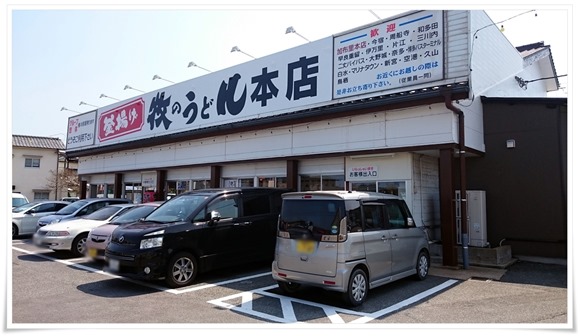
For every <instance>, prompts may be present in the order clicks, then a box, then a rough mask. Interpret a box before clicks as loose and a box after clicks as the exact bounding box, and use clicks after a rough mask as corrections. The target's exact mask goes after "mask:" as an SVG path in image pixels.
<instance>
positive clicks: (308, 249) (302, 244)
mask: <svg viewBox="0 0 580 336" xmlns="http://www.w3.org/2000/svg"><path fill="white" fill-rule="evenodd" d="M314 247H315V244H314V241H312V240H298V241H296V252H298V253H304V254H312V253H314Z"/></svg>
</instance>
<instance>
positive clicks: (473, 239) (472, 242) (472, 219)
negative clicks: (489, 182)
mask: <svg viewBox="0 0 580 336" xmlns="http://www.w3.org/2000/svg"><path fill="white" fill-rule="evenodd" d="M466 193H467V234H468V245H469V246H474V247H486V246H488V245H489V243H488V241H487V216H486V207H485V190H467V192H466ZM460 198H461V192H460V191H459V190H456V191H455V200H454V201H455V224H456V228H457V244H461V243H462V242H461V203H460V202H459V200H460Z"/></svg>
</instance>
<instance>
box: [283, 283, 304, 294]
mask: <svg viewBox="0 0 580 336" xmlns="http://www.w3.org/2000/svg"><path fill="white" fill-rule="evenodd" d="M278 287H280V289H281V290H282V292H283V293H284V294H294V293H296V292H297V291H298V290H300V284H299V283H295V282H286V281H278Z"/></svg>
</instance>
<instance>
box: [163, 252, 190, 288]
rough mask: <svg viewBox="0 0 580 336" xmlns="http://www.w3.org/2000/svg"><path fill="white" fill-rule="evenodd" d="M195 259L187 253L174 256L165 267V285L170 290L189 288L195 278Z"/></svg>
mask: <svg viewBox="0 0 580 336" xmlns="http://www.w3.org/2000/svg"><path fill="white" fill-rule="evenodd" d="M197 265H198V264H197V259H196V258H195V257H194V256H193V255H192V254H191V253H188V252H179V253H177V254H175V255H174V256H173V257H172V258H171V260H170V261H169V264H168V265H167V272H166V274H165V283H167V285H168V286H169V287H171V288H177V287H184V286H189V285H191V284H192V283H193V281H194V280H195V278H196V277H197V271H198V266H197Z"/></svg>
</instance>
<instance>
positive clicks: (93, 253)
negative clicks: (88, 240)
mask: <svg viewBox="0 0 580 336" xmlns="http://www.w3.org/2000/svg"><path fill="white" fill-rule="evenodd" d="M96 256H97V249H95V248H90V249H89V257H93V258H94V257H96ZM117 263H118V261H117Z"/></svg>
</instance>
